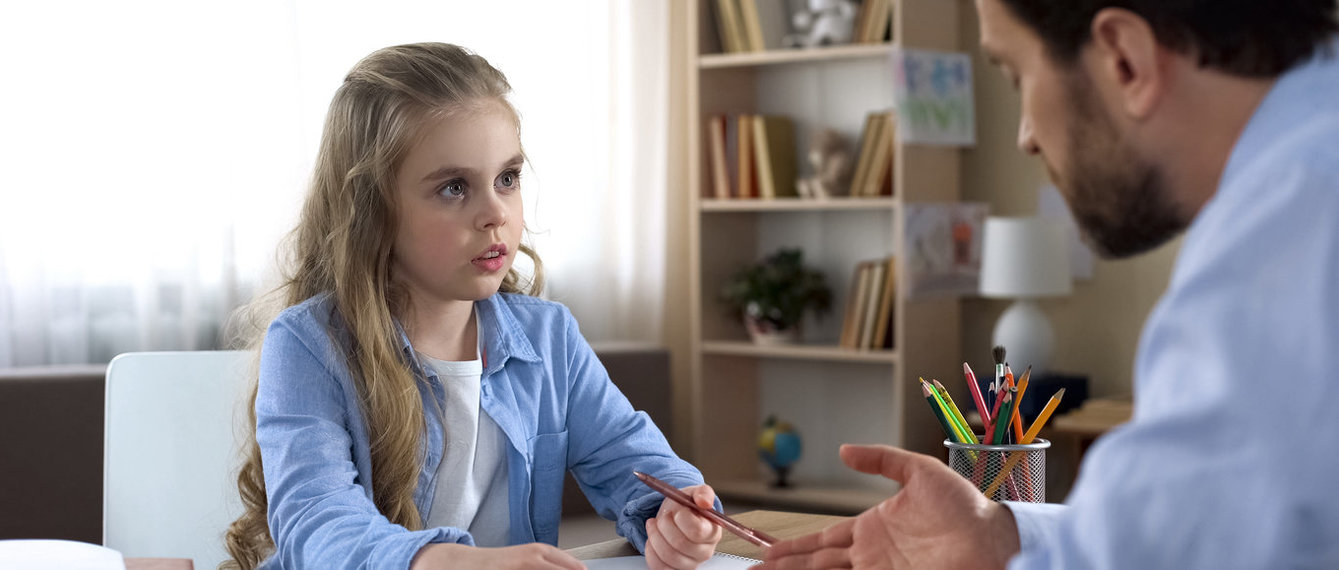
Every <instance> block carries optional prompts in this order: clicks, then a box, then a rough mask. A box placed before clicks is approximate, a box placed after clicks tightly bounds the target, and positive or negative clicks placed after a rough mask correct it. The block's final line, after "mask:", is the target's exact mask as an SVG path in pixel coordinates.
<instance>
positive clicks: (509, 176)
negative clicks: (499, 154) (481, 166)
mask: <svg viewBox="0 0 1339 570" xmlns="http://www.w3.org/2000/svg"><path fill="white" fill-rule="evenodd" d="M497 184H498V186H501V187H503V188H512V189H514V188H516V187H517V186H520V185H521V173H520V172H517V171H515V170H508V171H506V172H503V173H502V174H499V175H498V177H497Z"/></svg>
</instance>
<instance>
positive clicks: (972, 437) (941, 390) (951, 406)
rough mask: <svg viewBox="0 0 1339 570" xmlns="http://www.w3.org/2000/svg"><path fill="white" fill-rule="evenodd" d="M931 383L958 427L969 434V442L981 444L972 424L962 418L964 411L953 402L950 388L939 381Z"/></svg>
mask: <svg viewBox="0 0 1339 570" xmlns="http://www.w3.org/2000/svg"><path fill="white" fill-rule="evenodd" d="M930 383H931V384H932V385H933V386H934V389H935V392H936V393H938V394H939V397H940V398H941V399H942V400H943V401H944V404H945V406H944V407H946V408H948V412H949V415H950V416H952V419H953V420H954V421H956V422H957V423H958V427H960V428H962V431H963V433H965V434H967V441H969V442H971V443H980V442H979V441H977V439H976V434H975V433H973V430H972V424H969V423H967V418H965V417H963V416H962V410H959V409H958V404H957V403H956V402H954V401H953V396H952V395H950V394H949V393H948V388H945V387H944V385H943V384H940V383H939V381H938V380H933V381H931V382H930Z"/></svg>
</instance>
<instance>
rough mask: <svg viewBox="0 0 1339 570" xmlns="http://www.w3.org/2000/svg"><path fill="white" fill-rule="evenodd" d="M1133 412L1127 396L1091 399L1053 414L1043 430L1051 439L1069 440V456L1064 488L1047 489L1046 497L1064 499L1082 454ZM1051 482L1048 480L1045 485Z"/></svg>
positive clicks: (1081, 461) (1075, 474)
mask: <svg viewBox="0 0 1339 570" xmlns="http://www.w3.org/2000/svg"><path fill="white" fill-rule="evenodd" d="M1133 415H1134V404H1133V403H1132V402H1131V401H1129V400H1109V399H1090V400H1087V401H1085V402H1084V403H1083V406H1082V407H1080V408H1079V409H1077V410H1074V411H1071V412H1069V413H1067V414H1065V415H1063V416H1056V417H1055V418H1054V419H1052V420H1051V423H1050V424H1048V425H1047V426H1046V428H1045V429H1044V430H1042V432H1043V433H1044V434H1046V435H1045V437H1047V438H1049V439H1051V440H1052V441H1059V440H1067V441H1069V442H1070V444H1069V449H1068V450H1067V453H1066V455H1067V456H1068V464H1067V465H1066V467H1067V468H1068V472H1069V473H1068V475H1069V476H1068V477H1066V478H1065V480H1064V481H1063V485H1061V487H1062V488H1061V489H1059V491H1063V492H1059V493H1057V492H1052V491H1051V490H1050V489H1048V490H1047V495H1046V496H1047V497H1055V498H1056V500H1060V499H1064V498H1065V496H1066V495H1068V494H1069V490H1070V487H1072V486H1073V482H1074V481H1075V480H1077V479H1078V474H1079V465H1080V464H1082V463H1083V454H1084V453H1087V451H1088V447H1089V446H1090V445H1092V444H1093V442H1094V441H1097V438H1099V437H1101V436H1102V434H1104V433H1106V432H1108V431H1110V430H1111V429H1112V428H1114V427H1116V426H1118V425H1121V424H1123V423H1125V422H1128V421H1130V418H1131V417H1132V416H1133ZM1049 486H1050V485H1049V484H1048V487H1049Z"/></svg>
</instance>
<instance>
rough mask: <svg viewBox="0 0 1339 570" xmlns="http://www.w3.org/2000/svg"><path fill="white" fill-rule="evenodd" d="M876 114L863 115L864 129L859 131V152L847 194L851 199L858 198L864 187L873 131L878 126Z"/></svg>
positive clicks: (871, 153)
mask: <svg viewBox="0 0 1339 570" xmlns="http://www.w3.org/2000/svg"><path fill="white" fill-rule="evenodd" d="M877 115H878V114H877V113H870V114H868V115H865V128H864V130H862V131H860V150H859V153H860V154H859V155H858V158H857V159H856V166H855V174H854V175H853V176H851V189H850V191H848V192H847V194H848V195H850V196H851V197H852V198H854V197H856V196H859V195H860V192H861V190H862V189H864V186H865V177H866V173H868V172H869V161H870V158H871V155H873V154H874V153H873V151H872V150H871V149H872V148H873V147H874V144H873V141H874V129H875V127H877V126H878V117H877Z"/></svg>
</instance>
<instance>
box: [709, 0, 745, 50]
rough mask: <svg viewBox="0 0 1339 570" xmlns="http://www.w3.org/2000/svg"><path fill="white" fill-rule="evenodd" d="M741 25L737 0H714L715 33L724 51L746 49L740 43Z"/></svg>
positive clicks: (741, 35)
mask: <svg viewBox="0 0 1339 570" xmlns="http://www.w3.org/2000/svg"><path fill="white" fill-rule="evenodd" d="M741 25H742V23H741V22H740V21H739V0H716V33H718V34H720V36H721V49H722V50H723V51H725V52H726V53H738V52H741V51H748V49H746V48H745V46H744V45H743V43H742V42H743V34H742V33H741V31H742V30H743V28H742V27H741Z"/></svg>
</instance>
